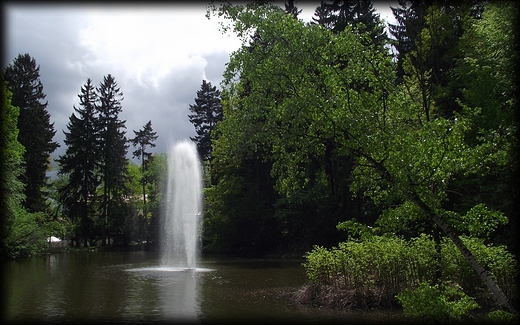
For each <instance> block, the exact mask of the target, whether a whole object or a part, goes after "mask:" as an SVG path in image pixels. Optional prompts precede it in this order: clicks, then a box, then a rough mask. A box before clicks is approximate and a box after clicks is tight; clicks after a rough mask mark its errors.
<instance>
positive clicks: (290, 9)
mask: <svg viewBox="0 0 520 325" xmlns="http://www.w3.org/2000/svg"><path fill="white" fill-rule="evenodd" d="M300 12H302V10H301V9H299V10H298V7H296V5H295V4H294V0H289V1H287V3H285V13H286V14H291V15H293V16H294V18H298V15H299V14H300Z"/></svg>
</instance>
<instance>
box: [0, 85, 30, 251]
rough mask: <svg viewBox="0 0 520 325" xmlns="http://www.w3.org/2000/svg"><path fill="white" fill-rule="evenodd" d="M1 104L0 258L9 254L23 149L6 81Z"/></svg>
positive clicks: (20, 193) (20, 192)
mask: <svg viewBox="0 0 520 325" xmlns="http://www.w3.org/2000/svg"><path fill="white" fill-rule="evenodd" d="M0 87H1V89H0V91H1V100H2V107H1V111H0V127H1V128H0V134H1V137H0V150H1V152H0V153H1V154H0V159H1V160H0V162H1V164H2V165H1V166H0V170H1V173H0V177H1V178H0V195H2V196H1V197H0V215H1V216H2V220H1V221H2V229H1V230H2V233H1V237H0V238H1V243H0V257H1V258H5V257H10V256H9V255H10V254H9V251H10V250H11V249H12V247H10V244H11V243H10V242H9V241H8V238H9V234H10V233H11V232H12V227H13V225H14V223H15V219H16V218H17V214H18V213H19V210H20V207H21V206H22V202H23V198H24V195H23V187H24V185H23V183H22V182H21V181H20V180H19V175H20V174H21V173H22V171H23V167H22V161H23V154H24V150H25V148H24V147H23V146H22V144H21V143H20V142H19V141H18V132H19V131H18V126H17V121H18V116H19V113H20V109H19V108H18V107H16V106H13V105H12V104H11V98H12V93H11V92H10V91H9V90H8V86H7V83H6V82H2V84H1V85H0Z"/></svg>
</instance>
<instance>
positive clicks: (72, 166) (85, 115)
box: [58, 78, 100, 246]
mask: <svg viewBox="0 0 520 325" xmlns="http://www.w3.org/2000/svg"><path fill="white" fill-rule="evenodd" d="M78 97H79V104H80V107H79V108H77V107H75V106H74V111H75V113H72V115H71V116H70V118H69V123H68V124H67V129H68V130H69V131H68V132H65V131H64V132H63V133H64V134H65V144H66V145H67V150H66V152H65V154H64V155H62V156H60V157H59V159H58V163H59V165H60V169H59V171H58V174H62V175H68V182H67V184H66V185H65V186H64V187H63V188H61V189H60V197H61V199H62V201H63V203H64V205H65V206H66V207H67V210H68V211H69V212H70V217H71V219H72V221H74V220H73V219H74V216H75V215H81V220H80V225H81V228H80V232H81V236H82V237H83V241H84V245H85V246H86V245H87V240H88V238H89V235H90V232H91V229H92V219H91V218H90V217H89V214H90V212H91V211H92V205H93V203H94V201H95V194H96V189H97V187H98V186H99V179H98V175H97V168H98V166H99V160H100V139H99V136H100V134H99V131H100V130H99V123H98V120H97V115H96V106H95V105H96V101H97V94H96V89H95V88H94V85H93V84H92V80H90V78H89V79H87V82H86V83H85V85H84V86H83V87H81V94H79V95H78ZM76 114H77V116H76Z"/></svg>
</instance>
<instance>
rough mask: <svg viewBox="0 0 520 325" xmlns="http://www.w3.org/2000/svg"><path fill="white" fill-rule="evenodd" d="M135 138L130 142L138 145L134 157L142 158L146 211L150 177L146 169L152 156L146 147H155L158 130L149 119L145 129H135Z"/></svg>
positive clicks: (142, 181)
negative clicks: (147, 187) (147, 188)
mask: <svg viewBox="0 0 520 325" xmlns="http://www.w3.org/2000/svg"><path fill="white" fill-rule="evenodd" d="M134 134H135V138H133V139H130V142H132V144H133V145H134V147H136V150H135V151H134V152H133V153H132V155H133V157H134V158H136V157H137V158H139V159H140V160H141V170H142V175H143V176H142V179H141V185H142V186H143V206H144V209H143V210H144V212H145V213H146V184H147V183H148V177H147V173H146V171H147V170H148V165H149V162H150V160H151V158H152V153H151V152H147V151H146V147H150V148H153V147H155V143H154V141H155V140H157V132H154V131H153V129H152V121H148V123H146V125H145V126H144V127H143V129H141V130H139V131H135V130H134Z"/></svg>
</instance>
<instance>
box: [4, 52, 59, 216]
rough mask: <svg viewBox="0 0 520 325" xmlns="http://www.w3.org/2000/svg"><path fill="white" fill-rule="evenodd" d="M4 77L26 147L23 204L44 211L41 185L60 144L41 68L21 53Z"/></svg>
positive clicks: (44, 205) (21, 176)
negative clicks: (45, 92) (17, 110)
mask: <svg viewBox="0 0 520 325" xmlns="http://www.w3.org/2000/svg"><path fill="white" fill-rule="evenodd" d="M4 78H5V80H6V81H7V82H8V84H9V87H10V90H11V92H12V93H13V97H12V105H13V106H17V107H19V108H20V116H19V118H18V129H19V131H20V132H19V133H18V141H19V142H20V143H21V144H22V145H23V146H24V147H25V149H26V150H25V154H24V159H23V162H24V165H25V171H24V172H23V173H21V174H20V180H21V181H22V182H23V183H24V184H25V192H24V193H25V201H24V206H25V208H26V209H27V211H28V212H37V211H44V210H45V209H46V203H45V196H44V193H43V191H42V188H43V187H44V186H45V184H46V182H47V178H48V177H47V175H46V171H47V169H48V166H49V159H50V155H51V154H52V153H53V152H54V150H56V148H57V147H58V146H59V145H58V143H57V142H54V141H53V140H52V139H53V137H54V134H55V133H56V131H55V130H54V123H51V122H50V115H49V112H48V111H47V104H48V103H47V101H44V100H45V97H46V95H45V94H44V92H43V85H42V82H41V80H40V67H39V66H37V65H36V61H35V60H34V59H33V58H32V57H31V56H30V55H29V54H24V55H21V54H20V55H18V57H17V58H16V59H15V60H14V62H13V63H12V64H10V65H9V66H7V67H6V68H5V70H4Z"/></svg>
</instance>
